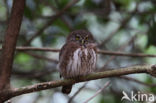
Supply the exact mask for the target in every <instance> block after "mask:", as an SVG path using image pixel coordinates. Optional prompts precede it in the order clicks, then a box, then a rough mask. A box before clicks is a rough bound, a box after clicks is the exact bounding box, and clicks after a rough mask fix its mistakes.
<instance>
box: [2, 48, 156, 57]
mask: <svg viewBox="0 0 156 103" xmlns="http://www.w3.org/2000/svg"><path fill="white" fill-rule="evenodd" d="M1 50H2V48H0V51H1ZM16 50H18V51H46V52H59V51H60V49H53V48H48V47H47V48H37V47H16ZM97 53H99V54H104V55H111V56H112V55H114V56H129V57H151V58H155V57H156V55H155V54H144V53H125V52H113V51H108V50H97Z"/></svg>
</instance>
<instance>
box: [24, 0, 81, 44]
mask: <svg viewBox="0 0 156 103" xmlns="http://www.w3.org/2000/svg"><path fill="white" fill-rule="evenodd" d="M78 1H79V0H72V1H70V2H69V3H68V4H67V5H66V6H65V7H64V8H63V9H62V10H61V11H60V12H57V13H56V14H55V15H54V16H52V17H51V20H50V21H48V22H47V23H46V24H45V25H44V26H43V27H42V28H41V29H40V30H39V31H38V32H36V33H35V34H34V35H33V36H32V37H31V38H30V39H29V40H28V41H27V42H26V43H25V44H24V45H29V44H30V42H31V41H32V40H34V39H35V38H36V37H37V36H39V35H41V34H42V32H43V31H44V30H45V29H46V28H48V27H49V26H50V25H51V24H52V23H53V22H54V21H55V20H56V19H57V18H58V17H61V15H63V14H64V13H65V11H66V10H67V9H68V8H70V7H71V6H72V5H74V4H75V3H77V2H78Z"/></svg>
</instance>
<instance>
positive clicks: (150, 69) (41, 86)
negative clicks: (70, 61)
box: [0, 65, 156, 99]
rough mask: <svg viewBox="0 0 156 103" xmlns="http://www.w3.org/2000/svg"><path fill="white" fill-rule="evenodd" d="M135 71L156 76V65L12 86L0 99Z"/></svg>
mask: <svg viewBox="0 0 156 103" xmlns="http://www.w3.org/2000/svg"><path fill="white" fill-rule="evenodd" d="M134 73H148V74H151V75H153V76H155V77H156V65H143V66H131V67H125V68H117V69H114V70H109V71H104V72H97V73H92V74H89V75H87V76H81V77H79V78H77V79H65V80H56V81H51V82H43V83H38V84H35V85H31V86H26V87H21V88H12V89H9V90H4V91H0V99H1V98H4V97H3V96H5V95H9V98H12V97H15V96H19V95H22V94H26V93H32V92H36V91H41V90H45V89H50V88H55V87H59V86H64V85H71V84H74V83H79V82H84V81H89V80H96V79H101V78H108V77H115V76H121V75H127V74H134Z"/></svg>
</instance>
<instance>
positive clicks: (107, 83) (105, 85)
mask: <svg viewBox="0 0 156 103" xmlns="http://www.w3.org/2000/svg"><path fill="white" fill-rule="evenodd" d="M109 84H110V81H108V82H106V83H105V84H104V87H103V88H101V89H99V90H98V91H97V92H96V93H95V94H94V95H93V96H91V97H90V98H88V99H87V100H86V101H85V102H83V103H88V102H89V101H90V100H92V99H93V98H94V97H96V96H97V95H98V94H99V93H101V92H102V91H103V90H104V89H105V88H106V87H108V86H109Z"/></svg>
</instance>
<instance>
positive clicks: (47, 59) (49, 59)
mask: <svg viewBox="0 0 156 103" xmlns="http://www.w3.org/2000/svg"><path fill="white" fill-rule="evenodd" d="M24 53H26V54H28V55H31V56H33V57H35V58H38V59H43V60H46V61H49V62H54V63H58V61H57V60H56V59H52V58H48V57H45V56H41V55H37V54H33V53H30V52H24Z"/></svg>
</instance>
